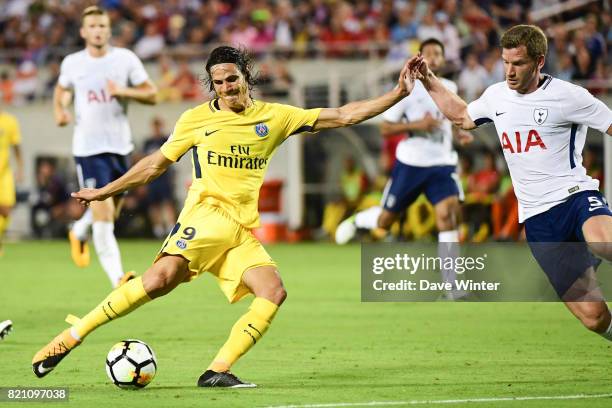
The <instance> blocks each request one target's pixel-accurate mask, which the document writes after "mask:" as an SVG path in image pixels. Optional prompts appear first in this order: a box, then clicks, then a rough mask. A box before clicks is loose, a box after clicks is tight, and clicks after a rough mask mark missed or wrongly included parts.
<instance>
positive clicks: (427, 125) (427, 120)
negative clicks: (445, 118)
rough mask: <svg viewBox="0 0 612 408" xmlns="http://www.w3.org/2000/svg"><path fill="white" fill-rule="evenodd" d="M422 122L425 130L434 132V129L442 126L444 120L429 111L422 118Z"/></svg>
mask: <svg viewBox="0 0 612 408" xmlns="http://www.w3.org/2000/svg"><path fill="white" fill-rule="evenodd" d="M421 122H422V123H423V127H424V129H423V130H425V131H426V132H432V131H433V130H435V129H437V128H438V127H440V125H441V124H442V121H440V120H437V119H436V118H434V117H433V116H432V115H431V113H429V112H427V113H426V114H425V116H424V117H423V119H421Z"/></svg>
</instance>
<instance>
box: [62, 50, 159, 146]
mask: <svg viewBox="0 0 612 408" xmlns="http://www.w3.org/2000/svg"><path fill="white" fill-rule="evenodd" d="M109 79H110V80H112V81H113V82H115V83H116V84H117V85H119V86H137V85H140V84H142V83H143V82H145V81H146V80H147V79H149V76H148V75H147V72H146V71H145V69H144V67H143V65H142V62H140V60H139V59H138V57H137V56H136V55H135V54H134V53H133V52H132V51H130V50H127V49H125V48H116V47H110V48H109V49H108V52H107V53H106V54H105V55H104V56H102V57H99V58H94V57H92V56H91V55H90V54H89V52H88V51H87V50H82V51H79V52H75V53H74V54H70V55H68V56H67V57H66V58H64V60H63V61H62V66H61V70H60V76H59V80H58V82H59V85H60V86H61V87H63V88H69V89H72V90H73V92H74V111H75V123H74V137H73V140H72V152H73V154H74V155H75V156H92V155H95V154H100V153H116V154H121V155H125V154H128V153H130V152H131V151H132V149H133V148H134V143H133V142H132V135H131V132H130V124H129V122H128V119H127V103H125V102H123V103H120V102H119V101H117V99H115V98H113V97H111V96H110V94H109V91H108V88H107V84H106V81H107V80H109Z"/></svg>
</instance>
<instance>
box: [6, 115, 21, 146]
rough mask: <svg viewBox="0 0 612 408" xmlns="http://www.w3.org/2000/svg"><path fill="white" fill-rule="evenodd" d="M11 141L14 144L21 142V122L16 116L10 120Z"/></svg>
mask: <svg viewBox="0 0 612 408" xmlns="http://www.w3.org/2000/svg"><path fill="white" fill-rule="evenodd" d="M8 128H9V143H10V144H12V145H18V144H20V143H21V132H20V130H19V122H17V119H16V118H15V117H11V120H10V121H9V126H8Z"/></svg>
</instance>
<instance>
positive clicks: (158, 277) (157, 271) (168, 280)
mask: <svg viewBox="0 0 612 408" xmlns="http://www.w3.org/2000/svg"><path fill="white" fill-rule="evenodd" d="M155 266H157V267H155ZM155 266H154V268H152V269H149V270H148V271H147V272H146V273H145V274H144V275H143V277H142V284H143V286H144V288H145V291H146V292H147V294H148V295H149V296H150V297H151V298H155V297H159V296H163V295H165V294H167V293H169V292H170V291H172V289H174V288H175V287H177V286H178V285H179V283H181V282H183V281H184V280H185V276H184V273H183V272H184V271H182V270H181V268H180V267H179V265H175V264H169V265H155Z"/></svg>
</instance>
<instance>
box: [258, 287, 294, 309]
mask: <svg viewBox="0 0 612 408" xmlns="http://www.w3.org/2000/svg"><path fill="white" fill-rule="evenodd" d="M256 296H257V297H263V298H265V299H268V300H269V301H270V302H272V303H274V304H275V305H277V306H280V305H282V304H283V302H284V301H285V299H287V291H286V290H285V288H284V286H283V284H282V283H279V284H278V285H274V286H269V287H267V288H265V289H264V290H262V291H261V292H260V293H257V294H256Z"/></svg>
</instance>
